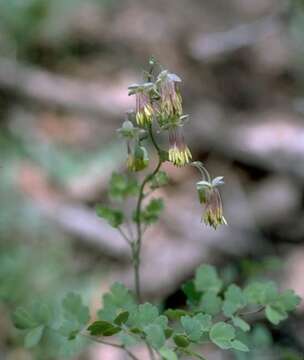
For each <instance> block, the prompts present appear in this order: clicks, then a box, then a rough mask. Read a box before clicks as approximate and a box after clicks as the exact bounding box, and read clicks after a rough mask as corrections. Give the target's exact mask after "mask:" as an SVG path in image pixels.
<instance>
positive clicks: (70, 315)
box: [62, 293, 90, 326]
mask: <svg viewBox="0 0 304 360" xmlns="http://www.w3.org/2000/svg"><path fill="white" fill-rule="evenodd" d="M62 306H63V315H64V317H65V319H67V320H75V321H77V323H78V324H79V325H80V326H83V325H86V324H87V323H88V321H89V319H90V314H89V308H88V307H87V306H85V305H83V303H82V300H81V296H80V295H79V294H76V293H68V294H67V295H66V296H65V298H64V299H63V301H62Z"/></svg>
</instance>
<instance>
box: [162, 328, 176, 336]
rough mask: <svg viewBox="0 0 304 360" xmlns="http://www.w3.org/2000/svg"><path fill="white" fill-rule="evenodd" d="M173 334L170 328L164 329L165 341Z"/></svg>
mask: <svg viewBox="0 0 304 360" xmlns="http://www.w3.org/2000/svg"><path fill="white" fill-rule="evenodd" d="M173 332H174V331H173V329H172V328H170V327H167V328H165V330H164V333H165V337H166V339H169V338H170V337H171V336H172V334H173Z"/></svg>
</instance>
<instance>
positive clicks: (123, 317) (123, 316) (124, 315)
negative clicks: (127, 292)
mask: <svg viewBox="0 0 304 360" xmlns="http://www.w3.org/2000/svg"><path fill="white" fill-rule="evenodd" d="M128 318H129V312H128V311H123V312H121V313H119V314H118V315H117V316H116V318H115V319H114V323H115V324H116V325H121V324H124V323H125V322H127V320H128Z"/></svg>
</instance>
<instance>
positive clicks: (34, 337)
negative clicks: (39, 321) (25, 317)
mask: <svg viewBox="0 0 304 360" xmlns="http://www.w3.org/2000/svg"><path fill="white" fill-rule="evenodd" d="M43 331H44V325H40V326H37V327H35V328H34V329H32V330H30V331H29V332H28V333H27V334H26V336H25V339H24V345H25V347H26V348H32V347H34V346H36V345H37V344H38V343H39V341H40V340H41V338H42V335H43Z"/></svg>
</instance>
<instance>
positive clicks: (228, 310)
mask: <svg viewBox="0 0 304 360" xmlns="http://www.w3.org/2000/svg"><path fill="white" fill-rule="evenodd" d="M246 304H247V299H246V296H245V295H244V294H243V292H242V290H241V288H239V287H238V286H236V285H235V284H231V285H230V286H229V287H228V289H227V290H226V292H225V301H224V303H223V312H224V314H225V315H226V316H227V317H231V316H232V315H233V314H234V313H235V312H236V311H237V310H239V309H242V308H244V307H245V306H246Z"/></svg>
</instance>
